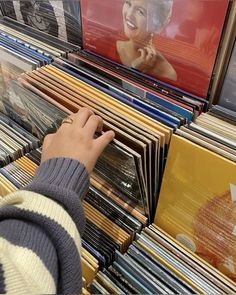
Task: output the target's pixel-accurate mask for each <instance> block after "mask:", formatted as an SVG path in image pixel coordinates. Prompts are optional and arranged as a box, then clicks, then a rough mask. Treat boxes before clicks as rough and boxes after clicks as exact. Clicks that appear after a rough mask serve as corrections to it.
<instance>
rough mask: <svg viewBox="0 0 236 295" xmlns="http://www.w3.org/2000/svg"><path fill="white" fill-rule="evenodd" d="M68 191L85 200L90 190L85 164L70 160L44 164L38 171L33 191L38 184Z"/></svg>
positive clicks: (31, 185) (51, 160) (51, 161)
mask: <svg viewBox="0 0 236 295" xmlns="http://www.w3.org/2000/svg"><path fill="white" fill-rule="evenodd" d="M39 183H41V184H44V185H45V186H50V185H53V186H57V187H58V188H59V189H60V188H62V189H68V190H71V191H73V192H75V193H76V194H77V195H78V196H79V197H80V198H83V197H84V196H85V194H86V193H87V191H88V189H89V175H88V172H87V170H86V168H85V166H84V165H83V164H81V163H80V162H79V161H76V160H73V159H69V158H52V159H49V160H47V161H45V162H43V163H42V164H41V165H40V166H39V167H38V169H37V171H36V175H35V177H34V180H33V182H32V183H31V184H30V187H31V189H32V188H33V186H34V187H35V192H37V184H39Z"/></svg>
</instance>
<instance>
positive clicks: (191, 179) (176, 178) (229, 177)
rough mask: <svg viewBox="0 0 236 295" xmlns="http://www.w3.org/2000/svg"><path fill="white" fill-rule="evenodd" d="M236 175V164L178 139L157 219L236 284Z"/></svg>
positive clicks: (169, 161)
mask: <svg viewBox="0 0 236 295" xmlns="http://www.w3.org/2000/svg"><path fill="white" fill-rule="evenodd" d="M203 163H204V164H203ZM222 171H224V173H223V172H222ZM235 173H236V164H235V163H234V162H232V161H230V160H227V159H225V158H223V157H221V156H219V155H217V154H215V153H213V152H211V151H208V150H207V149H204V148H202V147H200V146H198V145H196V144H194V143H192V142H190V141H189V140H186V139H183V138H181V137H179V136H175V135H174V136H173V137H172V143H171V147H170V150H169V157H168V161H167V166H166V171H165V175H164V179H163V184H162V189H161V193H160V198H159V203H158V206H157V212H156V218H155V224H157V225H158V226H160V227H161V228H162V229H164V230H165V231H166V232H167V233H169V234H170V235H171V236H173V237H175V238H176V239H177V240H178V241H180V242H182V243H183V244H184V245H185V246H187V247H188V248H189V249H190V250H192V251H193V252H195V253H196V254H198V255H199V256H201V257H202V258H203V259H205V260H206V261H208V262H209V263H210V264H212V265H213V266H215V267H216V268H218V269H219V270H220V271H222V272H223V273H224V274H226V275H227V276H229V277H230V278H231V279H233V280H234V281H235V273H234V271H233V270H234V268H235V249H236V247H235V241H236V240H235V235H234V226H235V222H236V221H235V193H234V187H235V179H234V175H235ZM176 196H178V198H176ZM209 208H210V209H209ZM222 225H223V227H222ZM219 235H220V236H219Z"/></svg>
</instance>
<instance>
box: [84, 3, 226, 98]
mask: <svg viewBox="0 0 236 295" xmlns="http://www.w3.org/2000/svg"><path fill="white" fill-rule="evenodd" d="M228 4H229V2H228V1H227V0H222V1H218V0H214V1H212V0H208V1H206V0H201V1H200V2H199V1H198V2H196V1H194V0H190V1H189V0H175V1H172V0H170V1H158V2H155V1H149V2H148V1H141V0H140V1H138V2H137V1H133V0H130V1H126V2H123V1H121V0H120V1H116V2H115V3H113V2H111V1H109V0H106V1H102V2H101V1H99V0H93V1H88V0H81V11H82V25H83V47H84V48H85V49H88V50H90V51H92V52H94V53H96V54H99V55H101V56H104V57H106V58H108V59H111V60H113V61H115V62H117V63H120V64H123V65H125V66H126V67H128V68H130V67H132V68H135V69H139V70H140V71H141V72H142V71H143V72H145V74H147V75H150V76H152V77H154V78H158V79H160V80H162V81H164V82H168V83H170V84H172V85H173V86H177V87H178V88H180V89H184V90H186V91H188V92H190V93H193V94H196V95H198V96H201V97H204V98H205V97H206V95H207V90H208V87H209V82H210V78H211V74H212V70H213V66H214V63H215V58H216V54H217V49H218V46H219V42H220V37H221V34H222V29H223V25H224V20H225V16H226V13H227V8H228ZM206 15H207V17H206ZM132 42H134V43H135V42H136V43H137V44H139V47H138V48H139V50H140V52H142V54H143V55H145V56H147V54H148V52H149V51H148V50H147V49H146V48H145V47H149V48H151V50H152V52H153V54H155V56H157V58H156V59H154V61H155V67H152V68H151V69H150V68H148V67H147V68H146V67H145V66H144V65H143V64H142V63H141V62H140V60H139V59H138V58H140V56H141V53H140V52H136V51H134V52H133V51H132V44H133V43H132ZM136 43H135V44H136ZM146 50H147V51H146ZM127 51H128V52H129V54H127ZM124 52H126V54H125V53H124ZM160 61H161V62H160Z"/></svg>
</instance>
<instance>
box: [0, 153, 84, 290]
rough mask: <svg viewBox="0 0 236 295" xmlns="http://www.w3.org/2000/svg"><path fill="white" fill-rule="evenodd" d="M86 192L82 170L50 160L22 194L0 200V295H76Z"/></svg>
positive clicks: (66, 162) (66, 161)
mask: <svg viewBox="0 0 236 295" xmlns="http://www.w3.org/2000/svg"><path fill="white" fill-rule="evenodd" d="M88 188H89V175H88V173H87V170H86V169H85V167H84V166H83V165H82V164H80V163H79V162H77V161H75V160H71V159H67V158H54V159H50V160H47V161H45V162H44V163H42V164H41V165H40V166H39V168H38V170H37V173H36V176H35V178H34V180H33V181H32V183H31V184H30V185H29V186H28V187H26V188H24V190H19V191H16V192H14V193H12V194H9V195H7V196H5V197H4V198H3V197H0V294H2V293H11V294H14V293H15V294H79V293H81V289H82V273H81V259H80V255H81V253H80V252H81V240H80V236H81V235H82V233H83V230H84V225H85V217H84V212H83V208H82V203H81V201H82V199H83V197H84V196H85V194H86V193H87V191H88Z"/></svg>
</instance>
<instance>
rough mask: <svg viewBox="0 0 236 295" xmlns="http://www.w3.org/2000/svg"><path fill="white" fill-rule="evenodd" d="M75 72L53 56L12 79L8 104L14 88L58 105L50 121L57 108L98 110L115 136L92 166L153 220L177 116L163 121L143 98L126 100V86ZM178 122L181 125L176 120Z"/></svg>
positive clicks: (69, 111)
mask: <svg viewBox="0 0 236 295" xmlns="http://www.w3.org/2000/svg"><path fill="white" fill-rule="evenodd" d="M77 73H78V70H77V68H76V67H74V66H72V65H70V64H69V63H67V62H66V61H63V60H57V61H56V62H55V63H53V65H48V66H46V67H42V68H40V69H38V70H36V71H33V72H31V73H27V74H22V75H21V76H20V77H19V79H18V82H14V83H13V84H14V87H11V89H12V90H11V92H10V93H9V97H8V100H7V99H6V102H5V103H6V104H8V101H11V100H12V99H13V98H14V97H15V96H16V93H17V96H18V98H19V97H22V99H23V96H24V98H25V99H26V97H28V96H31V95H37V96H38V97H39V98H38V99H37V101H41V103H42V108H41V110H42V111H43V105H44V103H45V104H47V103H49V102H50V103H51V104H53V105H54V109H55V108H59V109H60V112H59V111H57V110H56V109H55V116H53V115H52V120H53V121H56V120H55V117H61V112H65V113H67V114H70V113H71V112H76V111H78V109H79V108H81V107H88V108H89V109H92V110H93V111H94V112H95V113H96V114H97V115H100V116H101V117H102V118H103V119H104V130H108V129H112V130H114V131H115V133H116V140H115V141H114V142H113V143H112V144H111V145H109V146H108V147H107V149H106V150H105V151H104V153H103V154H102V155H101V157H100V159H99V160H98V163H97V165H96V167H95V170H94V172H95V173H96V175H98V176H99V177H100V178H102V179H103V180H105V181H106V182H107V183H108V184H109V185H110V186H112V187H113V188H114V190H116V191H118V192H119V193H116V194H117V195H118V196H119V197H120V195H121V196H122V195H125V196H126V197H124V196H123V197H120V198H123V200H125V202H127V203H129V204H130V205H132V206H133V207H134V208H136V209H137V210H138V211H140V212H141V213H142V214H143V215H145V216H146V217H148V218H149V220H151V219H152V218H153V216H154V214H155V208H156V203H157V197H158V191H159V189H160V184H161V178H162V173H163V169H164V163H165V157H166V154H167V150H168V145H169V142H170V138H171V135H172V133H173V131H174V130H175V128H177V126H176V123H174V122H175V121H177V118H176V117H171V116H170V117H169V122H170V124H169V125H170V126H169V125H167V124H166V125H165V124H164V122H165V119H164V118H160V115H159V114H156V109H155V108H154V107H150V108H149V110H148V111H146V109H145V106H144V104H143V102H142V101H140V104H139V105H140V106H139V107H138V109H136V105H130V106H129V105H128V104H126V103H124V102H123V100H122V97H123V96H126V93H125V92H123V93H121V92H120V93H119V94H118V93H117V92H116V89H114V90H113V92H111V91H109V92H107V91H106V89H105V90H103V89H101V90H100V89H99V88H97V87H95V85H94V83H93V81H91V80H88V79H87V80H86V81H84V79H83V77H82V78H81V77H80V76H79V75H78V74H77ZM22 88H23V89H22ZM21 89H22V91H21ZM21 93H24V94H22V95H21ZM27 93H28V95H27ZM119 98H120V99H119ZM35 101H36V100H35ZM147 106H148V105H147ZM140 108H142V112H141V111H140ZM49 110H50V111H51V110H53V108H51V109H50V108H49ZM46 111H48V108H47V109H46ZM53 112H54V111H52V113H53ZM10 113H11V114H14V116H17V113H18V109H17V108H15V107H14V104H12V108H11V112H9V114H10ZM27 113H29V114H30V113H31V110H30V109H28V110H27ZM148 113H150V116H148V115H147V114H148ZM171 120H172V121H171ZM178 125H181V122H180V121H178ZM171 126H172V127H171ZM104 163H105V164H104Z"/></svg>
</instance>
